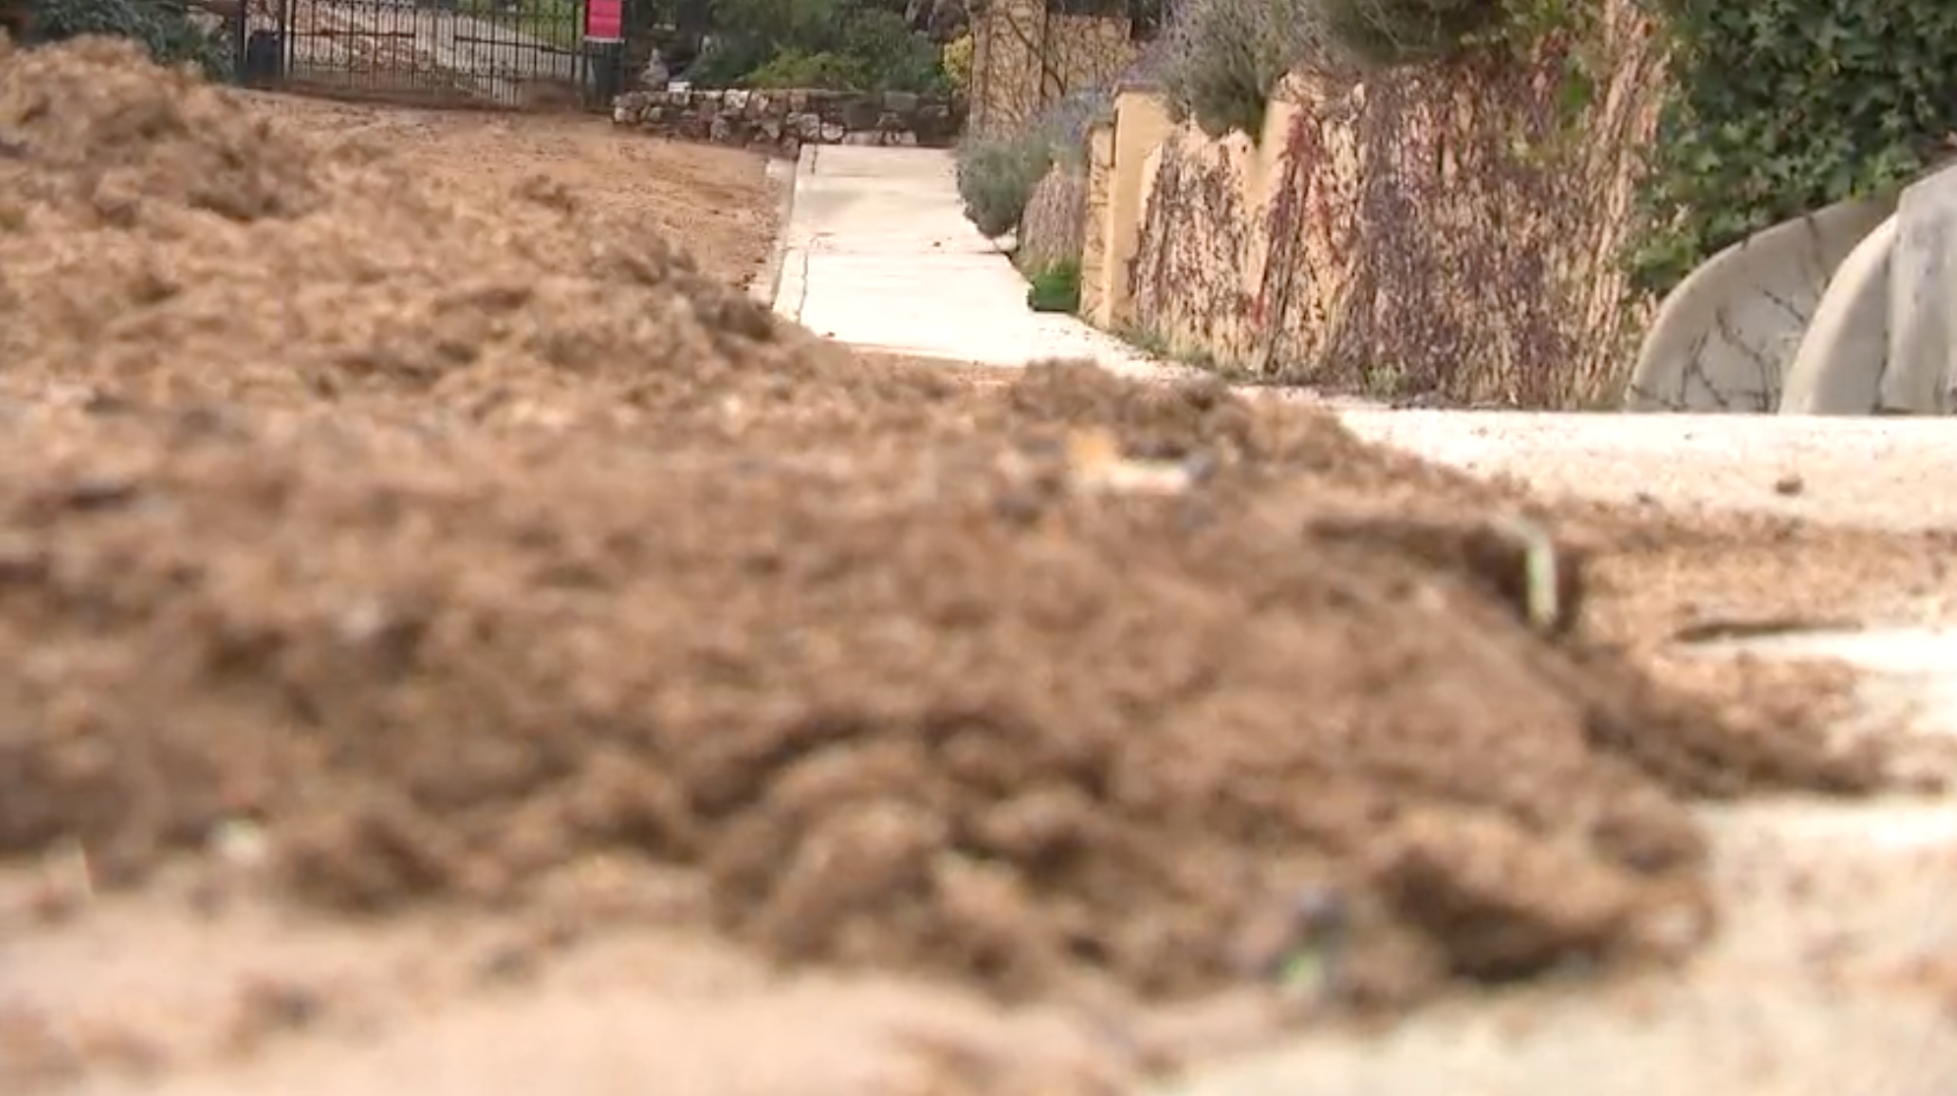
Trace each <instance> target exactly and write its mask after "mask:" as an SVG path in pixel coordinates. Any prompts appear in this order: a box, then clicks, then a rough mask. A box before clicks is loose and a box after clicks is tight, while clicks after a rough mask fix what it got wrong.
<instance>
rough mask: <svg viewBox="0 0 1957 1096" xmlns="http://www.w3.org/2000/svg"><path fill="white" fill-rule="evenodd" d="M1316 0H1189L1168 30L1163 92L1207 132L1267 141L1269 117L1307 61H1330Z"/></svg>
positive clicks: (1176, 110) (1184, 115) (1183, 114)
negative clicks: (1278, 95) (1280, 89)
mask: <svg viewBox="0 0 1957 1096" xmlns="http://www.w3.org/2000/svg"><path fill="white" fill-rule="evenodd" d="M1322 35H1323V28H1322V27H1321V26H1320V23H1319V13H1318V10H1317V8H1316V7H1315V6H1314V4H1313V3H1312V2H1311V0H1188V3H1186V4H1185V5H1183V6H1182V7H1180V8H1178V9H1177V10H1176V15H1175V18H1174V19H1173V20H1172V21H1171V22H1170V24H1169V28H1168V34H1167V38H1168V44H1167V46H1166V53H1165V54H1164V57H1163V61H1162V74H1161V75H1162V87H1163V90H1164V91H1165V92H1166V93H1167V95H1168V99H1169V104H1170V107H1171V109H1172V110H1173V112H1174V113H1175V114H1176V115H1177V116H1178V117H1181V118H1193V119H1195V121H1196V124H1197V125H1198V126H1200V127H1202V130H1203V132H1204V133H1207V134H1209V135H1210V136H1212V137H1221V136H1223V135H1224V134H1226V133H1230V132H1231V131H1233V130H1234V131H1241V132H1243V133H1247V134H1249V135H1250V138H1251V139H1252V140H1257V139H1259V138H1261V137H1262V136H1263V132H1264V112H1265V108H1266V107H1267V106H1269V104H1270V101H1271V95H1272V93H1273V92H1275V91H1276V90H1277V86H1278V84H1279V82H1281V81H1282V80H1283V79H1284V77H1285V75H1286V74H1287V73H1289V72H1290V71H1291V69H1292V68H1293V67H1294V66H1296V65H1297V64H1298V63H1299V62H1300V61H1302V60H1304V59H1306V58H1309V57H1312V56H1314V55H1317V54H1322V53H1323V52H1324V50H1323V45H1322V43H1323V37H1322Z"/></svg>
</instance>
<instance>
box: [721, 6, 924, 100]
mask: <svg viewBox="0 0 1957 1096" xmlns="http://www.w3.org/2000/svg"><path fill="white" fill-rule="evenodd" d="M716 12H717V14H718V16H719V18H720V20H721V29H720V30H719V31H718V32H717V33H716V34H715V35H714V36H713V38H712V40H711V41H710V42H709V43H708V45H707V48H706V49H705V50H704V51H703V52H702V53H701V55H700V57H699V58H698V59H697V60H696V61H694V63H693V65H692V66H691V67H689V68H688V69H687V71H686V76H687V79H689V80H691V81H692V82H693V83H695V84H697V85H699V86H702V87H771V88H787V87H808V88H823V89H828V90H834V91H915V92H940V91H944V90H946V89H947V87H948V86H949V85H948V82H947V80H946V77H945V72H944V67H943V66H942V65H941V64H940V63H939V58H938V48H937V46H936V45H935V44H933V43H932V41H931V40H930V38H928V37H927V36H925V35H922V34H918V33H915V32H913V31H912V30H911V29H910V25H909V24H908V23H906V22H905V21H904V17H903V16H902V15H900V14H898V13H897V12H894V11H889V10H886V9H884V8H881V7H871V6H867V5H859V4H857V3H853V2H852V0H718V3H717V5H716Z"/></svg>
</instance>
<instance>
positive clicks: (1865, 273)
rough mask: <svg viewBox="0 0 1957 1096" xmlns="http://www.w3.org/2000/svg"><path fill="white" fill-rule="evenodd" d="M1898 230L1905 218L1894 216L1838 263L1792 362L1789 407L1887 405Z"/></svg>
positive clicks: (1785, 391) (1813, 411)
mask: <svg viewBox="0 0 1957 1096" xmlns="http://www.w3.org/2000/svg"><path fill="white" fill-rule="evenodd" d="M1897 233H1898V225H1897V219H1896V218H1895V217H1890V218H1888V219H1887V220H1885V221H1883V222H1882V223H1881V224H1880V225H1877V226H1876V229H1875V231H1874V232H1871V233H1869V234H1868V235H1867V236H1865V237H1863V238H1862V242H1861V243H1859V244H1856V245H1855V250H1853V251H1851V252H1849V253H1848V258H1846V259H1843V260H1842V264H1841V266H1839V267H1837V268H1836V269H1835V275H1834V277H1832V278H1830V279H1829V280H1828V288H1827V289H1826V290H1825V291H1824V292H1823V293H1822V294H1821V303H1820V304H1819V305H1818V306H1817V307H1816V308H1815V310H1814V318H1813V320H1811V321H1809V323H1808V329H1807V334H1806V335H1804V336H1802V338H1801V345H1800V349H1799V350H1797V351H1795V354H1794V362H1793V364H1792V365H1790V366H1788V368H1787V376H1786V378H1785V381H1784V383H1783V385H1782V388H1781V395H1780V413H1781V414H1783V415H1867V414H1870V413H1872V412H1874V411H1875V410H1876V409H1877V408H1878V407H1879V406H1880V404H1881V402H1882V376H1883V373H1884V370H1885V365H1886V363H1887V360H1888V357H1889V262H1890V258H1891V257H1892V256H1893V255H1894V254H1895V252H1896V238H1897Z"/></svg>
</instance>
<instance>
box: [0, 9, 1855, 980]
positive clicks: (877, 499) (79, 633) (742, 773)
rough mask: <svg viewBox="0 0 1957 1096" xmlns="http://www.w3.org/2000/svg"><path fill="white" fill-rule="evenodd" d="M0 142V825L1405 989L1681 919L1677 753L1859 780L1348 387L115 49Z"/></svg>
mask: <svg viewBox="0 0 1957 1096" xmlns="http://www.w3.org/2000/svg"><path fill="white" fill-rule="evenodd" d="M0 149H4V152H3V153H0V362H4V363H5V367H6V368H5V371H4V380H5V385H6V391H7V392H9V393H11V397H10V399H9V400H8V401H5V402H0V417H4V419H5V430H4V431H0V467H5V468H6V469H7V475H6V476H5V477H0V665H5V666H6V667H8V669H7V671H6V672H5V673H4V674H0V853H5V854H9V855H23V856H24V855H33V854H38V853H41V852H43V851H45V850H47V849H49V848H52V847H56V846H57V845H59V844H61V843H63V842H79V843H80V844H81V846H82V847H83V848H84V849H86V850H87V852H88V855H89V859H90V862H91V863H92V864H93V865H94V867H95V869H96V870H97V871H98V872H99V873H100V877H101V879H102V880H104V881H106V882H116V881H118V880H120V881H130V880H135V879H139V878H141V876H142V875H143V873H144V872H145V871H146V870H148V869H150V868H152V867H153V866H155V865H156V864H157V863H159V862H160V861H161V860H163V859H164V858H166V857H169V856H171V855H175V854H177V853H180V852H182V851H183V850H186V849H194V848H197V847H199V846H200V845H201V844H202V843H204V842H206V841H207V840H209V839H210V838H211V836H212V835H213V834H214V833H216V832H219V831H221V830H222V829H223V828H224V827H226V826H227V825H228V824H231V823H235V822H238V821H249V822H251V823H254V824H255V825H256V826H257V827H258V828H259V829H260V830H262V832H263V833H264V834H265V835H266V836H267V837H268V838H269V841H270V847H271V849H272V850H273V852H274V854H275V861H276V863H277V865H278V867H279V870H280V877H281V878H282V879H283V880H284V882H285V884H286V885H287V886H288V887H289V888H290V890H291V892H292V893H293V894H294V895H295V896H297V897H299V898H302V899H304V900H308V901H314V902H319V903H324V904H327V905H329V906H332V907H335V908H343V909H351V910H363V911H369V912H384V911H386V910H389V909H393V908H398V907H400V906H401V905H402V904H403V903H413V902H417V901H423V900H433V899H461V900H472V901H485V902H493V903H497V904H500V905H516V906H519V907H520V906H521V904H522V902H523V900H524V898H525V897H526V896H527V895H529V894H531V893H533V891H534V888H536V887H537V886H539V885H540V883H541V881H542V880H544V879H546V878H547V877H548V875H549V874H550V873H551V872H552V871H553V870H555V869H558V868H560V867H562V866H564V865H566V864H571V863H575V862H577V861H578V860H579V859H580V858H582V857H586V856H588V855H591V854H594V853H599V852H605V853H610V854H617V853H620V852H623V853H625V854H628V855H636V856H641V857H643V858H645V859H647V860H649V861H655V862H658V863H660V864H662V865H672V866H676V867H678V868H680V869H683V870H686V871H691V872H697V873H698V874H699V875H700V877H702V878H704V879H705V880H706V882H707V889H708V892H709V893H710V895H711V897H712V904H713V914H714V917H715V919H716V921H717V923H718V925H719V927H720V928H721V929H723V930H724V931H726V932H729V933H731V934H733V935H735V936H736V937H739V938H742V939H746V940H750V941H754V942H757V943H759V944H761V945H763V946H765V947H767V948H768V949H770V950H771V951H772V952H773V953H774V954H776V955H779V956H781V957H783V958H785V959H791V960H805V959H813V960H826V961H840V962H847V963H857V964H872V965H882V966H895V967H903V968H917V969H925V970H931V971H935V972H939V973H942V974H946V975H950V976H953V977H957V978H960V979H965V980H969V981H971V982H973V983H975V984H978V985H982V986H985V987H988V988H991V989H995V990H999V991H1003V992H1011V993H1021V992H1037V991H1041V990H1045V989H1049V988H1051V987H1053V986H1055V985H1058V984H1061V983H1064V982H1066V981H1068V980H1069V979H1072V978H1074V977H1076V976H1082V975H1089V976H1102V975H1106V976H1112V977H1113V978H1114V979H1116V980H1118V981H1119V982H1120V983H1122V984H1124V985H1126V986H1128V987H1130V988H1133V989H1135V990H1137V991H1140V992H1143V993H1147V994H1152V995H1178V994H1183V993H1191V992H1198V991H1202V990H1205V989H1208V988H1212V987H1215V986H1217V985H1219V984H1221V983H1224V982H1226V981H1229V980H1232V979H1238V978H1243V977H1246V976H1252V975H1261V974H1266V973H1269V972H1270V971H1271V970H1273V969H1276V968H1278V967H1286V968H1287V969H1296V967H1297V963H1298V961H1301V960H1311V961H1312V962H1314V963H1315V964H1316V967H1315V968H1314V969H1317V970H1318V971H1319V972H1320V977H1321V978H1322V979H1323V980H1324V983H1325V986H1326V988H1328V989H1330V990H1332V991H1335V992H1337V993H1341V994H1344V995H1347V996H1348V997H1350V998H1353V999H1358V1000H1370V1001H1399V1000H1405V999H1408V998H1410V997H1413V996H1416V995H1418V994H1420V993H1422V992H1424V991H1426V990H1428V989H1430V988H1432V987H1434V986H1436V985H1440V984H1443V983H1445V982H1446V981H1448V980H1449V979H1452V978H1456V977H1468V978H1510V977H1518V976H1525V975H1528V974H1531V973H1533V972H1536V971H1539V970H1542V969H1545V968H1547V967H1551V966H1554V965H1557V964H1560V963H1562V962H1564V961H1566V960H1570V959H1595V958H1600V957H1609V956H1613V955H1619V954H1623V953H1627V952H1631V953H1649V952H1667V951H1670V950H1673V949H1676V948H1678V947H1680V946H1681V945H1683V944H1687V943H1689V942H1690V940H1691V939H1692V938H1693V936H1694V935H1695V933H1697V932H1698V931H1699V930H1701V929H1702V928H1703V927H1704V926H1705V924H1706V923H1707V911H1706V910H1705V909H1704V890H1703V884H1702V869H1703V863H1702V861H1703V856H1704V850H1703V846H1702V843H1701V838H1700V836H1699V834H1698V832H1697V830H1696V829H1695V827H1694V825H1693V823H1692V821H1691V819H1690V817H1689V815H1688V814H1687V813H1686V811H1685V809H1684V807H1683V806H1682V804H1681V796H1682V794H1684V793H1691V792H1696V791H1701V790H1705V789H1709V788H1721V789H1724V788H1731V787H1734V786H1742V787H1743V786H1749V785H1758V786H1821V787H1854V786H1861V785H1866V784H1868V783H1869V782H1870V781H1872V780H1873V779H1874V776H1873V772H1872V770H1871V769H1870V768H1869V767H1868V765H1867V764H1866V762H1865V760H1863V759H1858V758H1838V757H1835V756H1833V755H1831V754H1829V753H1828V752H1827V751H1825V750H1824V749H1823V748H1822V746H1821V745H1820V743H1819V742H1818V740H1816V739H1815V738H1814V737H1812V736H1809V735H1805V734H1804V733H1803V732H1802V731H1801V730H1800V728H1783V729H1778V730H1779V731H1780V733H1779V734H1777V735H1776V736H1774V737H1764V736H1762V735H1759V734H1756V733H1753V731H1754V730H1755V729H1754V728H1746V727H1740V726H1737V725H1733V724H1729V723H1727V722H1725V721H1723V720H1722V719H1721V718H1719V716H1718V714H1717V713H1715V712H1713V711H1712V710H1710V709H1706V708H1701V707H1699V706H1698V705H1696V704H1695V703H1694V702H1692V701H1689V700H1686V699H1680V698H1676V697H1669V696H1667V695H1664V694H1662V693H1660V692H1659V691H1657V690H1655V689H1654V688H1653V687H1652V686H1651V685H1650V684H1649V683H1648V682H1647V681H1646V680H1645V679H1644V678H1643V677H1642V676H1641V675H1640V674H1639V673H1638V672H1637V671H1636V669H1635V668H1633V667H1631V666H1629V665H1627V664H1626V663H1625V661H1624V660H1623V659H1621V658H1620V657H1618V656H1617V655H1615V654H1614V653H1613V652H1611V651H1610V650H1607V649H1604V648H1602V647H1599V646H1597V645H1595V644H1594V643H1592V642H1589V641H1587V640H1585V638H1584V637H1583V634H1582V630H1581V628H1580V627H1578V628H1575V629H1574V630H1571V629H1570V628H1568V625H1569V624H1570V619H1569V618H1570V616H1571V612H1570V610H1571V608H1572V606H1573V605H1574V604H1575V602H1576V600H1577V598H1578V597H1579V596H1580V593H1581V591H1580V586H1579V584H1578V583H1577V582H1575V581H1574V579H1575V578H1576V577H1577V569H1576V566H1575V562H1574V561H1573V560H1572V559H1570V558H1568V557H1567V555H1565V554H1558V553H1550V554H1547V555H1546V554H1545V550H1546V549H1548V548H1549V545H1548V543H1547V542H1543V541H1540V540H1539V539H1532V538H1536V537H1537V535H1536V534H1533V533H1529V534H1518V533H1516V532H1513V531H1510V530H1506V529H1504V528H1502V527H1499V526H1497V525H1494V524H1491V522H1490V520H1489V519H1490V518H1491V517H1494V516H1501V515H1492V514H1490V513H1489V510H1490V508H1492V507H1495V506H1498V505H1506V503H1505V501H1504V498H1503V496H1502V495H1500V494H1499V493H1498V492H1495V491H1494V490H1492V489H1488V488H1481V487H1473V486H1470V485H1468V484H1467V483H1466V482H1465V481H1463V480H1461V479H1459V478H1457V477H1454V476H1451V475H1447V474H1445V473H1441V472H1438V471H1434V470H1432V469H1427V468H1423V467H1421V466H1418V465H1415V464H1413V463H1412V462H1410V461H1408V460H1405V459H1403V458H1395V457H1390V456H1387V455H1385V454H1383V453H1380V452H1377V451H1374V450H1371V449H1369V448H1367V447H1365V446H1362V445H1361V444H1359V443H1358V442H1357V441H1355V440H1354V439H1353V438H1352V437H1351V436H1350V435H1348V434H1347V433H1346V432H1345V431H1344V430H1343V429H1342V428H1340V427H1339V426H1338V425H1337V424H1336V423H1335V422H1333V421H1331V420H1330V419H1328V418H1325V417H1322V416H1318V415H1314V414H1311V413H1308V412H1296V411H1287V410H1284V409H1279V408H1272V407H1262V408H1253V407H1251V406H1249V405H1247V404H1245V403H1244V402H1242V401H1240V400H1238V399H1236V398H1234V397H1232V396H1230V395H1229V394H1228V393H1227V392H1224V391H1222V390H1220V389H1218V388H1215V387H1213V386H1212V387H1203V386H1197V387H1193V388H1185V389H1175V390H1168V389H1153V390H1145V389H1141V388H1137V387H1135V386H1132V385H1129V384H1126V383H1123V382H1118V381H1116V380H1114V379H1112V378H1109V377H1107V376H1106V375H1104V374H1101V373H1099V372H1097V371H1095V370H1092V369H1090V368H1086V367H1078V366H1074V367H1068V366H1050V367H1043V368H1038V369H1033V370H1030V371H1029V372H1028V373H1027V374H1026V376H1025V377H1023V378H1022V379H1021V380H1019V381H1018V382H1016V383H1015V384H1013V385H1011V386H1007V387H1005V388H1002V389H998V390H993V391H987V392H977V393H974V392H967V391H961V390H959V389H957V388H955V387H953V386H949V385H945V384H942V383H937V382H934V381H932V380H930V379H929V378H922V377H918V376H915V375H899V374H895V373H890V372H887V371H877V370H869V369H865V368H860V367H858V366H857V365H856V363H854V362H852V361H851V360H850V359H849V358H848V356H847V355H845V354H843V353H841V352H839V351H836V350H834V349H832V348H828V347H824V346H822V345H820V344H818V343H817V342H816V341H815V340H813V339H812V338H810V337H809V336H807V335H806V334H805V333H803V332H800V331H796V330H791V329H787V328H785V327H781V326H778V325H776V324H775V323H774V322H773V321H772V320H771V319H769V318H768V317H767V316H766V315H765V314H764V313H762V312H761V311H759V310H757V309H756V308H755V307H754V306H753V305H752V304H750V303H749V302H747V301H746V300H745V299H744V298H742V297H741V296H740V295H739V294H738V293H736V292H734V291H733V290H731V289H728V288H726V287H722V286H720V285H717V284H715V283H712V282H710V281H708V280H706V279H703V278H701V277H699V276H698V275H697V274H696V273H695V272H694V271H693V270H692V268H691V266H690V264H689V263H688V261H687V260H686V259H685V258H684V256H683V255H681V254H680V253H679V252H678V251H676V250H674V249H673V248H671V247H670V246H668V245H667V244H666V243H665V242H664V241H661V240H659V239H656V238H653V237H651V236H648V235H646V234H644V233H643V232H637V233H635V232H634V230H633V226H630V225H625V224H619V223H610V222H607V223H601V222H600V221H599V220H598V219H595V218H593V217H592V216H590V215H588V214H587V213H586V212H585V211H583V210H581V209H580V208H579V207H578V204H577V202H576V200H575V196H573V195H565V194H562V193H559V192H556V191H553V190H552V189H551V188H550V187H549V186H548V185H545V184H537V185H532V186H526V187H524V188H519V190H518V192H516V193H511V194H500V193H491V192H487V191H485V192H472V191H469V190H467V189H466V188H456V189H452V190H441V189H437V188H433V187H429V186H424V185H422V184H421V183H420V182H419V181H418V180H416V179H413V178H411V177H408V176H406V175H404V174H402V172H401V171H400V170H399V169H398V168H397V167H394V166H391V165H390V163H389V161H388V160H387V158H386V157H385V155H383V154H381V153H380V152H377V151H375V150H371V149H359V148H348V147H327V146H324V145H320V144H316V143H313V142H310V141H309V140H308V139H306V138H305V137H304V136H302V135H296V134H290V133H283V132H279V131H275V130H267V129H265V128H263V127H261V126H259V125H258V124H256V123H255V122H254V121H253V120H252V118H251V117H250V115H249V114H248V112H246V111H245V110H243V109H242V108H241V107H239V106H237V105H236V104H234V103H232V102H231V101H230V100H229V99H227V98H226V97H225V96H224V95H223V94H221V93H220V92H217V91H214V90H212V89H209V88H206V87H204V86H202V85H200V84H197V83H194V82H192V81H189V80H188V79H186V78H183V77H179V76H175V75H171V74H166V73H162V72H159V71H158V70H156V69H154V68H151V67H149V66H147V65H145V64H143V63H141V62H140V61H139V60H138V59H137V58H136V57H135V56H134V54H133V53H132V52H131V51H130V50H128V49H126V48H122V47H118V46H112V45H107V44H103V43H82V44H79V45H75V46H71V47H65V48H61V49H55V50H48V51H43V52H35V53H28V54H19V53H16V54H13V55H11V56H8V57H5V58H0ZM526 401H527V402H526ZM517 406H528V407H531V408H532V409H533V413H529V414H517V413H516V412H515V411H513V410H511V408H513V407H517ZM535 408H542V409H543V411H542V412H537V411H535ZM567 423H570V424H575V425H577V426H578V429H574V430H567V429H562V428H561V427H563V426H564V425H565V424H567ZM1531 545H1533V547H1531ZM1532 553H1533V555H1532ZM1532 559H1533V560H1534V562H1535V564H1537V565H1540V564H1541V563H1543V562H1545V561H1546V560H1549V559H1553V560H1554V561H1555V562H1557V563H1558V565H1559V571H1560V573H1559V575H1558V576H1556V580H1555V581H1551V582H1548V583H1547V584H1546V585H1545V583H1543V582H1541V581H1538V579H1540V578H1541V576H1540V575H1536V576H1535V577H1534V578H1532V577H1531V560H1532ZM1538 570H1540V567H1538ZM1545 599H1548V600H1549V601H1550V602H1552V603H1553V605H1554V606H1555V607H1556V608H1557V610H1558V611H1557V612H1555V613H1552V614H1550V615H1549V616H1548V617H1545V616H1543V615H1542V614H1541V613H1540V612H1537V610H1539V609H1540V607H1541V602H1543V601H1544V600H1545Z"/></svg>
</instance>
